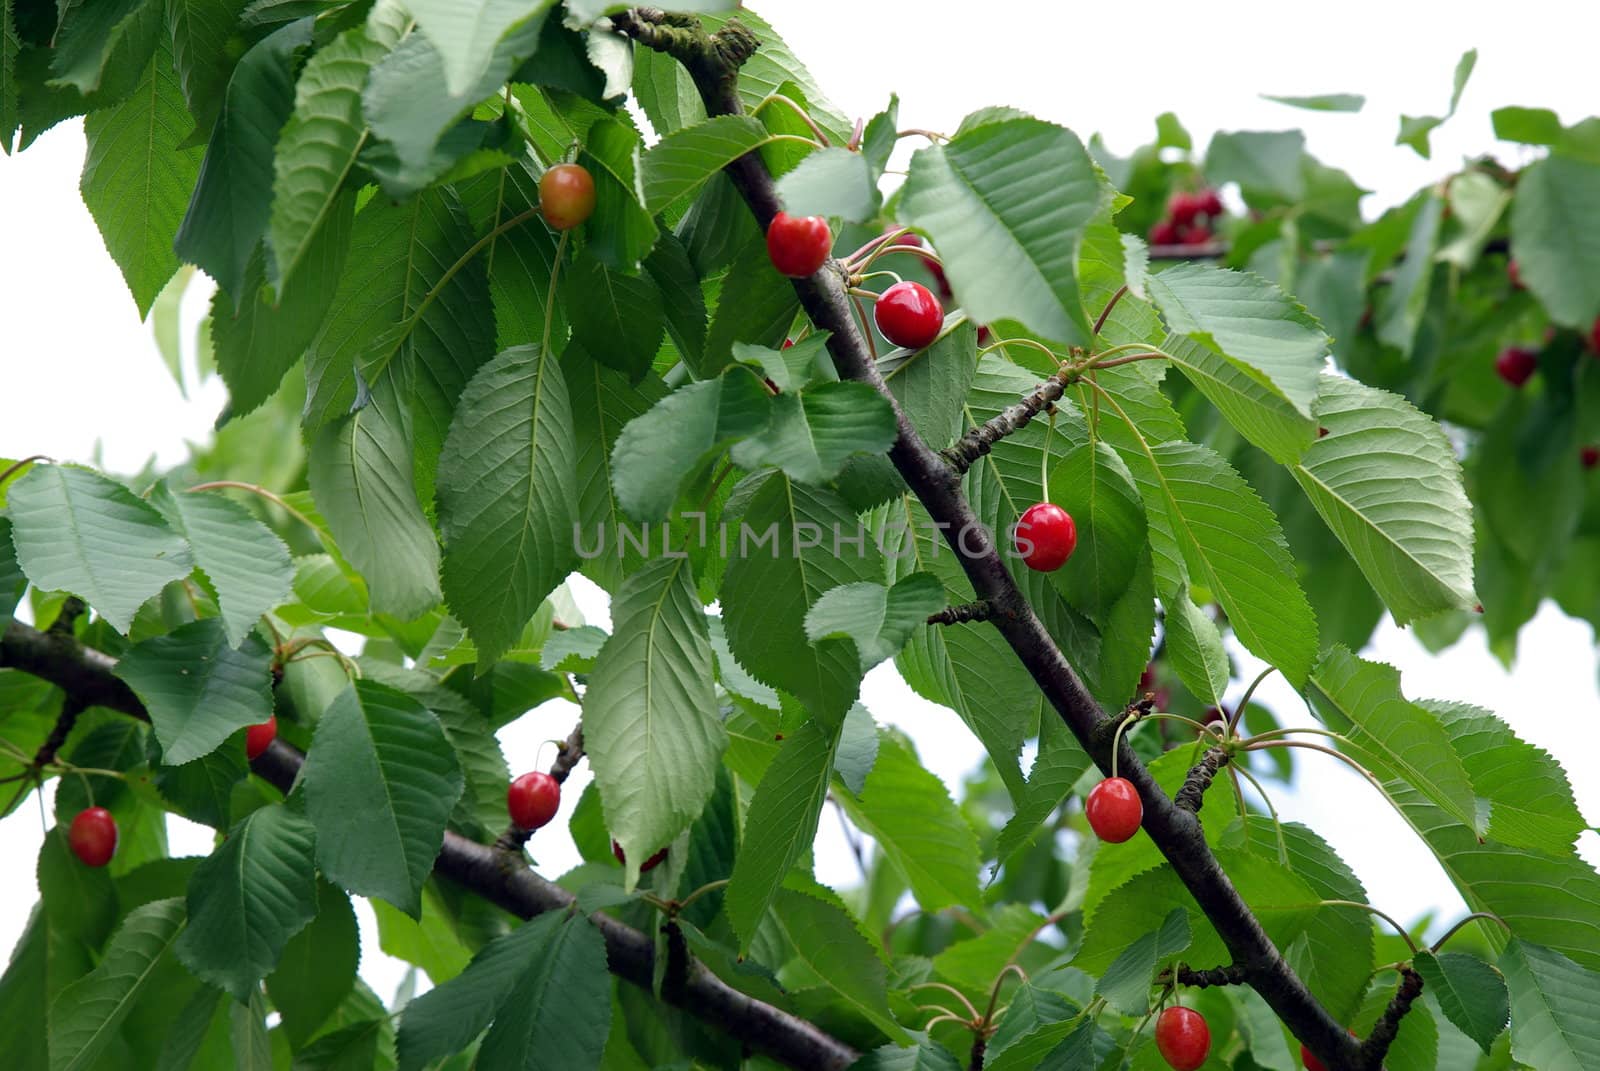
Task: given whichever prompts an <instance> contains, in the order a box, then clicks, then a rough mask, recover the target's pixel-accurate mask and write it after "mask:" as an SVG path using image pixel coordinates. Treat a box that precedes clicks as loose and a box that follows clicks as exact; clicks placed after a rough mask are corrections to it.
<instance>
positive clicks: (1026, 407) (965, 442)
mask: <svg viewBox="0 0 1600 1071" xmlns="http://www.w3.org/2000/svg"><path fill="white" fill-rule="evenodd" d="M1080 374H1081V373H1079V372H1076V371H1068V370H1067V369H1065V368H1063V369H1062V370H1060V371H1058V372H1055V373H1054V374H1052V375H1050V376H1049V377H1047V378H1046V379H1045V381H1044V382H1043V383H1041V384H1039V386H1038V388H1037V389H1036V390H1034V391H1033V392H1032V393H1031V394H1027V395H1024V396H1023V399H1022V400H1021V401H1020V402H1017V403H1016V404H1014V405H1008V406H1007V407H1006V408H1004V409H1002V410H1001V411H1000V412H999V413H997V414H996V415H995V416H994V417H992V418H990V419H989V420H987V421H985V422H984V423H983V424H982V425H981V426H979V427H976V428H973V429H972V430H971V431H969V432H967V433H966V434H965V435H963V436H961V438H959V439H957V440H956V441H955V443H954V444H952V445H950V446H948V447H946V448H945V449H943V450H941V451H939V454H940V456H941V457H942V458H943V459H944V462H945V464H946V465H948V466H949V468H950V470H951V471H952V472H954V473H955V474H956V475H957V476H959V475H961V474H962V473H963V472H966V471H967V470H968V469H970V468H971V467H972V466H973V465H975V464H976V463H977V461H978V459H979V458H980V457H982V456H983V455H985V454H987V453H988V452H989V451H990V450H992V449H993V448H994V444H995V443H997V442H999V441H1000V440H1001V439H1004V438H1005V437H1006V436H1007V435H1010V434H1012V433H1013V432H1017V431H1021V430H1022V429H1023V428H1025V427H1027V426H1028V423H1029V421H1031V420H1033V418H1034V417H1036V416H1038V415H1039V414H1040V413H1042V412H1044V411H1045V410H1046V409H1048V408H1049V407H1050V405H1051V403H1053V402H1054V401H1055V400H1056V399H1058V398H1060V397H1061V395H1062V394H1064V393H1066V390H1067V385H1068V384H1070V383H1071V382H1072V381H1073V380H1074V379H1076V378H1078V376H1079V375H1080Z"/></svg>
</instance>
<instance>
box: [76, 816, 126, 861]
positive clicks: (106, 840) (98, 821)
mask: <svg viewBox="0 0 1600 1071" xmlns="http://www.w3.org/2000/svg"><path fill="white" fill-rule="evenodd" d="M67 844H68V845H70V846H71V848H72V854H73V855H76V856H77V857H78V858H79V859H81V860H83V862H84V863H85V864H86V865H88V866H105V865H106V864H107V863H109V862H111V857H112V856H113V855H115V854H116V853H117V820H116V819H115V818H112V817H111V812H110V811H108V810H106V809H105V808H104V807H88V808H85V809H84V810H81V811H79V812H78V814H77V816H76V817H74V818H73V819H72V825H71V826H70V827H68V829H67Z"/></svg>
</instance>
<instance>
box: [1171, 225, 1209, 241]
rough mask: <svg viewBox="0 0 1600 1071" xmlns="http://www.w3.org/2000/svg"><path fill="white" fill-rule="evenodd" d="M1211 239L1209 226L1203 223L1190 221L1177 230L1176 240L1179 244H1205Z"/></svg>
mask: <svg viewBox="0 0 1600 1071" xmlns="http://www.w3.org/2000/svg"><path fill="white" fill-rule="evenodd" d="M1209 241H1211V228H1210V227H1207V226H1206V225H1205V224H1204V223H1191V224H1190V225H1189V226H1187V227H1181V228H1179V230H1178V242H1179V244H1181V245H1205V244H1206V243H1207V242H1209Z"/></svg>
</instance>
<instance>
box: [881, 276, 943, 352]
mask: <svg viewBox="0 0 1600 1071" xmlns="http://www.w3.org/2000/svg"><path fill="white" fill-rule="evenodd" d="M872 318H873V319H874V320H876V321H877V323H878V330H879V331H882V332H883V337H884V338H886V339H888V340H889V341H890V342H893V343H894V344H895V345H896V346H904V347H905V348H906V349H908V350H920V349H923V348H925V347H926V346H927V345H928V344H929V343H930V342H932V341H933V340H934V339H936V338H938V337H939V332H940V330H941V329H943V327H944V306H943V305H941V304H939V299H938V298H936V297H934V296H933V291H932V290H929V289H928V288H927V287H925V286H923V285H922V284H921V283H913V282H909V281H908V282H903V283H895V284H894V285H893V286H891V287H890V288H889V289H887V290H885V291H884V292H883V293H882V294H880V295H879V296H878V304H877V306H876V307H875V308H874V309H873V310H872Z"/></svg>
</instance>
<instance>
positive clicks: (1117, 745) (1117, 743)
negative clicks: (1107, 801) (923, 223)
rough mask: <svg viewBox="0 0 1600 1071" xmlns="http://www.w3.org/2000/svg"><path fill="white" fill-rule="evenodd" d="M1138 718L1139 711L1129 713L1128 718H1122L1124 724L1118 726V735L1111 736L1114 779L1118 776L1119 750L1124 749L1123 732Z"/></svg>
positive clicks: (1112, 773) (1112, 775)
mask: <svg viewBox="0 0 1600 1071" xmlns="http://www.w3.org/2000/svg"><path fill="white" fill-rule="evenodd" d="M1138 720H1139V712H1138V711H1137V710H1136V711H1134V712H1133V713H1132V714H1129V715H1128V716H1127V717H1126V718H1123V719H1122V724H1121V725H1119V726H1117V732H1116V735H1114V736H1113V737H1112V738H1111V777H1112V780H1115V779H1116V776H1117V752H1119V751H1121V750H1122V734H1123V732H1124V731H1125V730H1126V729H1127V728H1128V726H1130V725H1132V724H1133V723H1134V722H1136V721H1138Z"/></svg>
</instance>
